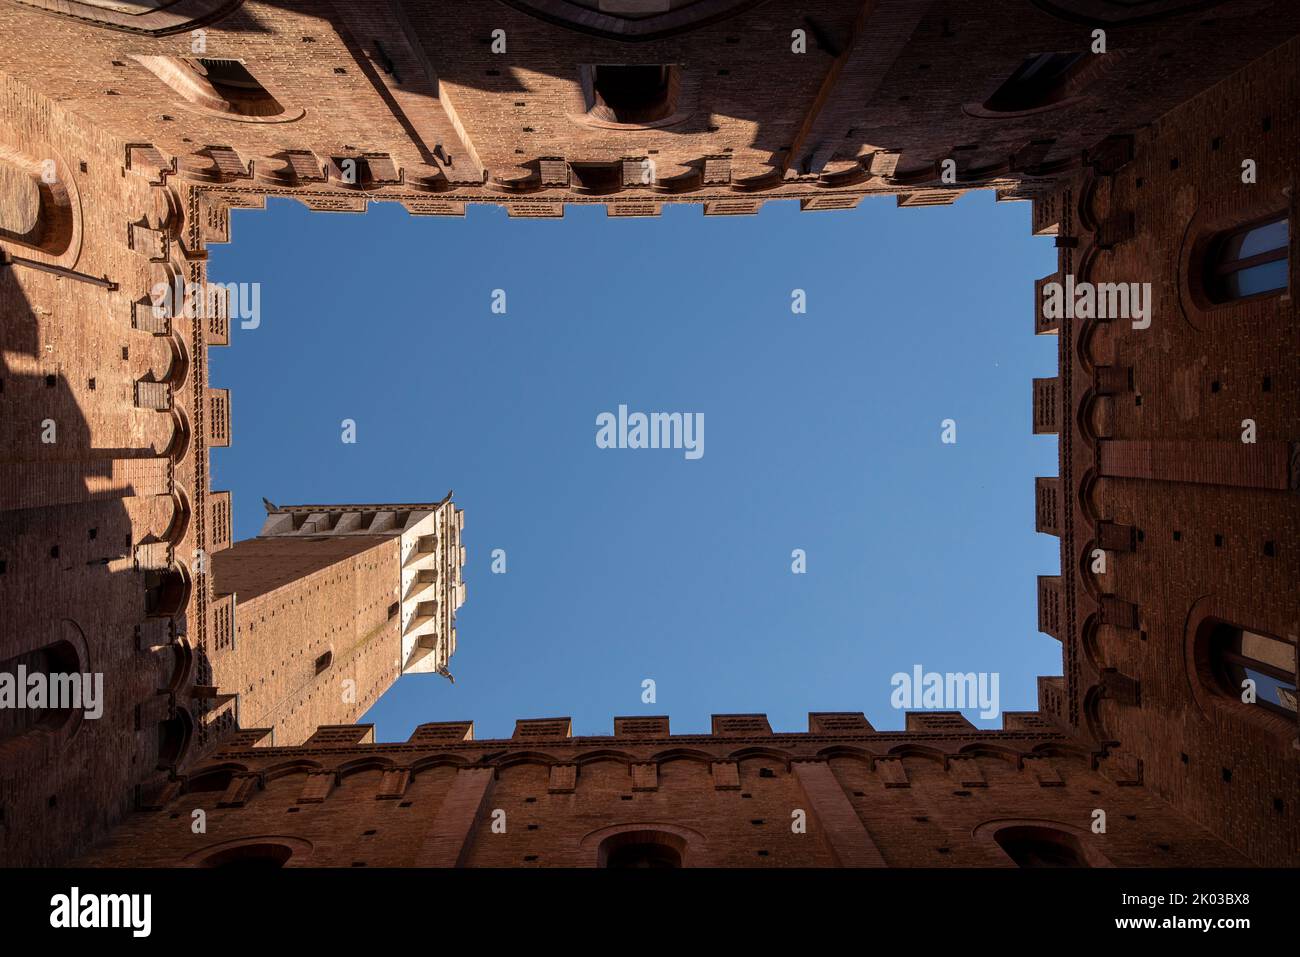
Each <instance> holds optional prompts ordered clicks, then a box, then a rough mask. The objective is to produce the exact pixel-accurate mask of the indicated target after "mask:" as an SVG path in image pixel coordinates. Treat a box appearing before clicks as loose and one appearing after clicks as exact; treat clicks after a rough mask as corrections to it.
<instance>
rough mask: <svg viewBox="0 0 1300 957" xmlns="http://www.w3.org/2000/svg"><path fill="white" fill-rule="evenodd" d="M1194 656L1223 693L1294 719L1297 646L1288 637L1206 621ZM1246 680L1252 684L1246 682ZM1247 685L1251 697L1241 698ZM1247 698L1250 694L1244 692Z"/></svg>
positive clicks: (1280, 715) (1272, 712)
mask: <svg viewBox="0 0 1300 957" xmlns="http://www.w3.org/2000/svg"><path fill="white" fill-rule="evenodd" d="M1198 644H1199V647H1198V648H1197V658H1198V661H1200V662H1201V663H1202V664H1203V666H1205V667H1207V668H1208V671H1209V677H1211V678H1212V680H1213V681H1214V682H1215V683H1216V684H1217V686H1218V690H1219V692H1220V693H1221V694H1223V695H1224V696H1225V697H1228V698H1232V699H1234V700H1236V701H1241V702H1242V703H1243V704H1245V705H1248V706H1251V707H1253V708H1257V709H1259V710H1260V712H1262V713H1265V714H1269V713H1271V714H1274V715H1277V716H1279V717H1282V718H1285V719H1287V720H1288V721H1289V722H1292V723H1293V722H1294V721H1295V717H1296V708H1297V702H1296V647H1295V645H1294V644H1293V643H1291V642H1289V641H1284V640H1282V639H1280V638H1275V637H1273V636H1272V635H1264V634H1260V633H1259V632H1255V631H1250V630H1247V629H1244V628H1239V627H1237V626H1235V625H1232V624H1229V623H1227V622H1223V621H1211V622H1208V623H1207V624H1206V625H1205V626H1204V627H1203V628H1202V631H1201V634H1200V635H1199V636H1198ZM1247 682H1250V683H1251V684H1250V685H1249V686H1248V685H1247ZM1247 687H1250V688H1252V689H1253V697H1254V701H1246V700H1243V695H1244V693H1245V691H1246V689H1247ZM1245 697H1247V698H1249V697H1251V696H1250V695H1245Z"/></svg>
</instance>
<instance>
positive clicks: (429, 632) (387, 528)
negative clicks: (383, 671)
mask: <svg viewBox="0 0 1300 957" xmlns="http://www.w3.org/2000/svg"><path fill="white" fill-rule="evenodd" d="M451 494H452V493H451V492H448V493H447V496H446V497H445V498H444V499H443V500H442V501H440V502H418V503H411V502H404V503H397V502H384V503H369V504H347V505H275V504H273V503H271V502H269V501H267V500H265V499H263V502H264V503H265V505H266V520H265V522H263V524H262V530H261V531H260V532H259V533H258V538H260V539H267V538H296V539H300V540H304V541H312V540H321V539H332V540H337V539H341V538H349V537H363V536H366V537H374V536H383V537H386V538H395V539H397V540H398V553H399V562H398V566H399V568H400V576H401V580H400V582H398V583H396V585H397V589H398V590H397V594H398V595H399V602H400V611H401V636H402V655H401V670H402V673H403V674H421V673H430V672H436V673H438V674H442V675H444V676H446V677H450V674H449V673H448V670H447V665H448V662H449V661H450V659H451V656H452V655H453V654H455V651H456V610H457V609H458V608H460V606H461V605H462V604H463V603H464V601H465V582H464V579H463V578H462V577H461V567H462V566H463V565H464V563H465V546H464V545H463V544H462V541H461V532H462V530H463V529H464V527H465V513H464V511H462V510H461V509H458V508H457V507H456V505H455V503H454V502H452V500H451Z"/></svg>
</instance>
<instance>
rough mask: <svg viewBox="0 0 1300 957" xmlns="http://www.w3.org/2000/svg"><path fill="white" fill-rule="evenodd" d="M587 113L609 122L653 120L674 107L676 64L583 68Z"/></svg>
mask: <svg viewBox="0 0 1300 957" xmlns="http://www.w3.org/2000/svg"><path fill="white" fill-rule="evenodd" d="M584 69H585V70H586V71H589V74H588V79H589V83H590V90H591V102H590V109H589V115H591V116H593V117H595V118H597V119H601V120H605V121H606V122H610V123H633V124H635V123H653V122H655V121H656V120H662V119H664V118H665V117H668V116H670V115H672V113H673V112H674V111H675V110H676V109H677V96H678V92H679V90H680V87H681V78H680V75H679V70H678V68H677V67H675V66H664V65H654V66H643V65H622V64H602V65H598V66H592V67H586V68H584Z"/></svg>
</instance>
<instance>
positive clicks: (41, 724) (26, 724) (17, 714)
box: [0, 641, 81, 741]
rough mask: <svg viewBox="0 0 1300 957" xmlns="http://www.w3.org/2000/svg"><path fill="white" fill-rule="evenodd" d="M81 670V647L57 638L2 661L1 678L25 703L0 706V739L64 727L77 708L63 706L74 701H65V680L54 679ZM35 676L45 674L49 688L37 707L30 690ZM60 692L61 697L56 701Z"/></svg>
mask: <svg viewBox="0 0 1300 957" xmlns="http://www.w3.org/2000/svg"><path fill="white" fill-rule="evenodd" d="M80 672H81V662H80V660H79V658H78V656H77V650H76V648H74V647H73V646H72V644H71V643H70V642H67V641H56V642H54V643H53V644H50V645H46V646H45V647H44V648H37V649H36V650H34V651H29V652H27V653H26V654H22V655H17V656H16V657H13V658H10V659H9V660H8V661H5V662H3V663H0V681H3V682H5V683H6V684H8V685H9V686H10V690H11V691H12V692H13V693H14V694H15V695H17V696H19V697H20V698H21V702H19V701H15V702H10V703H8V706H6V707H0V741H9V740H11V739H14V738H18V737H21V736H23V735H25V734H28V733H30V732H33V731H48V732H54V731H58V730H59V729H61V728H62V727H63V726H64V725H65V724H66V723H67V722H68V719H69V718H71V717H72V715H73V712H74V709H73V708H72V707H70V706H64V707H60V705H69V704H70V703H69V702H67V701H64V700H62V692H60V691H59V689H61V688H64V687H65V682H64V681H63V680H51V679H62V678H64V677H65V676H71V675H77V674H80ZM34 676H43V679H44V683H45V689H46V690H45V692H44V694H43V695H42V696H41V700H40V702H39V704H36V705H35V706H34V707H33V706H30V705H31V701H30V700H29V698H28V692H29V690H30V689H31V687H32V684H31V679H32V678H33V677H34ZM56 693H57V694H58V697H59V699H60V700H57V701H56V700H54V696H55V695H56Z"/></svg>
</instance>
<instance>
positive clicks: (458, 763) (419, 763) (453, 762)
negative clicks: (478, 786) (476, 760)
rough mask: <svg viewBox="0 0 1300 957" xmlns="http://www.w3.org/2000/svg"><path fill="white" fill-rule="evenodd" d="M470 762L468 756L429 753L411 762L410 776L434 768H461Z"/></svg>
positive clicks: (416, 775) (413, 776)
mask: <svg viewBox="0 0 1300 957" xmlns="http://www.w3.org/2000/svg"><path fill="white" fill-rule="evenodd" d="M471 763H472V762H471V761H470V760H469V759H468V758H466V757H463V756H461V755H459V754H431V755H429V756H428V757H424V758H418V759H417V760H415V761H412V762H411V777H412V778H415V777H418V776H419V775H420V773H421V772H423V771H431V770H433V769H434V768H443V767H452V768H461V767H464V766H466V765H467V764H471Z"/></svg>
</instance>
